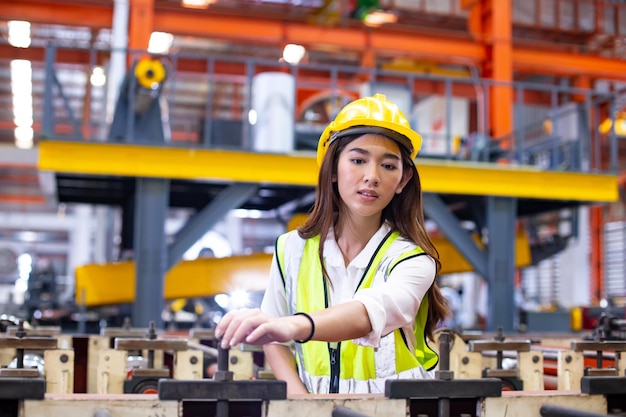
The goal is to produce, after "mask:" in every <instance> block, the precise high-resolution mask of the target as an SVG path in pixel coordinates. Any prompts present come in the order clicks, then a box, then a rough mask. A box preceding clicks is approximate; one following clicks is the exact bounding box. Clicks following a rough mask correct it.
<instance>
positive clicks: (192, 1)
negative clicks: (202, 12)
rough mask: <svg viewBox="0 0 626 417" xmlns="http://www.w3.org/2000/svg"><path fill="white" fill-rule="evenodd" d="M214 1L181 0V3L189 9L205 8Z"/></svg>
mask: <svg viewBox="0 0 626 417" xmlns="http://www.w3.org/2000/svg"><path fill="white" fill-rule="evenodd" d="M211 3H215V0H182V1H181V4H182V6H183V7H187V8H189V9H206V8H207V7H209V4H211Z"/></svg>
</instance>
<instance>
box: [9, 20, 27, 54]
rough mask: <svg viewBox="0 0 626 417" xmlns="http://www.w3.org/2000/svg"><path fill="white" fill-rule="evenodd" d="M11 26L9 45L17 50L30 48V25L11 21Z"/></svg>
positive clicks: (19, 21)
mask: <svg viewBox="0 0 626 417" xmlns="http://www.w3.org/2000/svg"><path fill="white" fill-rule="evenodd" d="M8 26H9V44H10V45H11V46H14V47H16V48H28V47H29V46H30V41H31V39H30V23H29V22H24V21H21V20H11V21H9V22H8Z"/></svg>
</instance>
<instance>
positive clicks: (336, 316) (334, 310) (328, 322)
mask: <svg viewBox="0 0 626 417" xmlns="http://www.w3.org/2000/svg"><path fill="white" fill-rule="evenodd" d="M309 315H310V316H311V318H312V319H313V322H314V323H315V334H314V335H313V340H320V341H325V342H340V341H342V340H352V339H357V338H359V337H363V336H365V335H367V334H368V333H369V332H371V331H372V325H371V323H370V319H369V316H368V314H367V310H366V309H365V306H364V305H363V304H362V303H360V302H359V301H349V302H347V303H342V304H338V305H336V306H333V307H330V308H327V309H324V310H320V311H315V312H312V313H309ZM303 320H306V318H304V317H303ZM304 328H305V331H300V332H299V336H303V337H307V336H308V335H309V333H307V332H306V330H307V329H308V330H309V331H310V329H311V327H310V323H308V321H307V322H306V323H305V326H304Z"/></svg>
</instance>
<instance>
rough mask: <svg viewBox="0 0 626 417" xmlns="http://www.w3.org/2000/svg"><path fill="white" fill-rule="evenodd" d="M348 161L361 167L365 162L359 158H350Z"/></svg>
mask: <svg viewBox="0 0 626 417" xmlns="http://www.w3.org/2000/svg"><path fill="white" fill-rule="evenodd" d="M350 161H352V163H353V164H355V165H361V164H364V163H365V160H363V159H361V158H352V159H351V160H350Z"/></svg>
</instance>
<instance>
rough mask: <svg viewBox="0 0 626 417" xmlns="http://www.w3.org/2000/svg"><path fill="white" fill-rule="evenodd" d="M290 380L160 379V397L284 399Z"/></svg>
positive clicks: (179, 398) (176, 398)
mask: <svg viewBox="0 0 626 417" xmlns="http://www.w3.org/2000/svg"><path fill="white" fill-rule="evenodd" d="M286 398H287V383H286V382H285V381H278V380H252V381H248V380H243V381H215V380H212V379H201V380H186V381H182V380H174V379H161V380H159V399H160V400H284V399H286Z"/></svg>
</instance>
